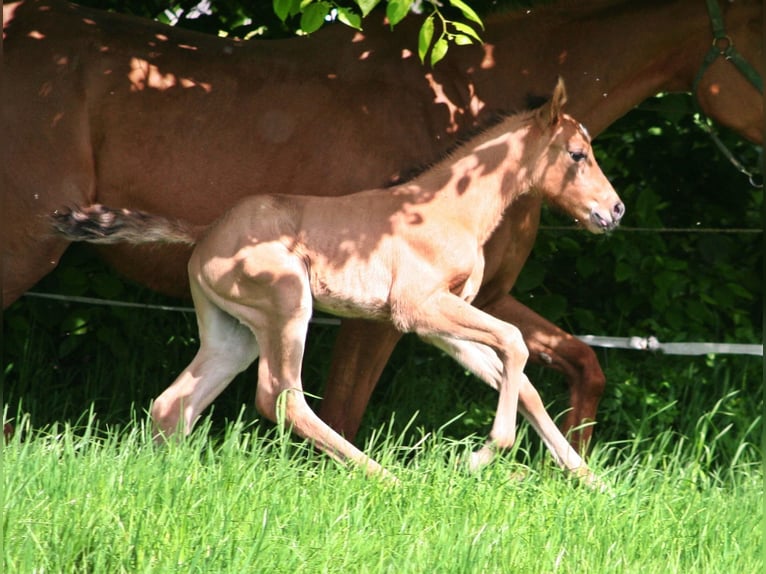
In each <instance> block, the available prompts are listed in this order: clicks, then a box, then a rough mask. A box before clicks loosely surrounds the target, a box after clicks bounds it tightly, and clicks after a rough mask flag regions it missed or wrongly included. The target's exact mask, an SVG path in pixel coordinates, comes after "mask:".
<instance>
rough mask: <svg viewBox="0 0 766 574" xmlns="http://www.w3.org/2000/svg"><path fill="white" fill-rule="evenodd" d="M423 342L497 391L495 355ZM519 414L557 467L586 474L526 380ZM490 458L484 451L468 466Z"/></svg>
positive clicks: (452, 342) (464, 344) (436, 340)
mask: <svg viewBox="0 0 766 574" xmlns="http://www.w3.org/2000/svg"><path fill="white" fill-rule="evenodd" d="M426 340H427V342H429V343H432V344H433V345H435V346H436V347H438V348H440V349H442V350H444V351H445V352H446V353H448V354H449V355H450V356H452V357H453V358H454V359H455V360H456V361H458V362H459V363H460V364H461V365H463V366H464V367H466V368H467V369H468V370H469V371H471V372H472V373H473V374H475V375H476V376H477V377H479V378H480V379H482V380H483V381H484V382H486V383H487V384H488V385H489V386H491V387H492V388H494V389H496V390H497V389H498V388H499V385H500V382H501V379H502V369H503V365H502V363H501V361H500V359H499V358H498V356H497V354H495V352H494V351H492V349H490V348H489V347H487V346H484V345H480V344H478V343H472V342H469V341H463V340H460V339H455V338H454V337H430V338H428V339H426ZM519 411H520V412H521V414H522V415H523V416H524V418H526V419H527V420H528V421H529V422H530V423H531V424H532V427H533V428H534V429H535V431H536V432H537V434H538V435H539V436H540V438H542V440H543V442H544V443H545V445H546V446H547V447H548V450H550V451H551V454H552V455H553V458H554V459H555V460H556V462H557V463H558V464H559V466H561V467H562V468H564V469H566V470H569V471H572V472H575V473H577V474H578V475H581V476H582V475H587V474H588V469H587V467H586V465H585V463H584V462H583V460H582V458H580V456H579V455H578V454H577V453H576V452H575V451H574V449H573V448H572V447H571V446H570V445H569V443H568V442H567V440H566V438H564V435H563V434H561V431H560V430H559V429H558V428H557V427H556V424H555V423H554V422H553V419H551V417H550V416H549V415H548V412H547V411H546V410H545V406H544V405H543V402H542V400H541V399H540V395H539V394H538V392H537V390H536V389H535V388H534V386H533V385H532V383H530V382H529V379H528V378H527V377H526V376H524V378H523V381H522V386H521V389H520V392H519ZM492 455H493V451H492V449H491V448H488V447H485V448H483V449H481V450H479V451H478V452H476V453H474V454H473V456H472V459H471V466H472V467H474V468H476V467H480V466H483V465H485V464H487V463H489V462H490V461H491V459H492Z"/></svg>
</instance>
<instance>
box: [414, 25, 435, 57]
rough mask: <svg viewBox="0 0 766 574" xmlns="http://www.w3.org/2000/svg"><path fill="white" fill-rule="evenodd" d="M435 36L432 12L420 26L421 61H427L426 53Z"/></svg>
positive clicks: (419, 51)
mask: <svg viewBox="0 0 766 574" xmlns="http://www.w3.org/2000/svg"><path fill="white" fill-rule="evenodd" d="M433 37H434V15H433V14H431V15H430V16H429V17H428V18H426V19H425V20H424V21H423V25H422V26H420V33H419V34H418V56H419V57H420V61H421V62H425V61H426V54H427V53H428V48H429V46H430V45H431V40H432V39H433Z"/></svg>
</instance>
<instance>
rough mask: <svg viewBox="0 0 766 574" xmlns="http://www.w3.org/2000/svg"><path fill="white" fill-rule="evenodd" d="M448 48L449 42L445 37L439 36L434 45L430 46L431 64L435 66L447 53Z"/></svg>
mask: <svg viewBox="0 0 766 574" xmlns="http://www.w3.org/2000/svg"><path fill="white" fill-rule="evenodd" d="M448 49H449V42H448V41H447V38H445V37H444V36H441V37H440V38H439V39H438V40H436V42H435V43H434V47H433V48H431V66H435V65H436V64H437V63H438V62H439V61H440V60H441V59H442V58H444V56H446V55H447V50H448Z"/></svg>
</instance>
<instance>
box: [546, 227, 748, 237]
mask: <svg viewBox="0 0 766 574" xmlns="http://www.w3.org/2000/svg"><path fill="white" fill-rule="evenodd" d="M539 229H540V230H541V231H582V227H578V226H576V225H541V226H540V227H539ZM619 233H699V234H709V233H712V234H716V235H719V234H728V235H755V234H759V233H763V229H758V228H756V227H728V228H727V227H628V226H625V225H621V226H620V227H619Z"/></svg>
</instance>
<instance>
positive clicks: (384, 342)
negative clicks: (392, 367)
mask: <svg viewBox="0 0 766 574" xmlns="http://www.w3.org/2000/svg"><path fill="white" fill-rule="evenodd" d="M401 337H402V334H401V333H400V332H399V331H397V330H396V329H395V328H394V327H393V326H392V325H390V324H389V323H383V322H375V321H364V320H345V319H344V320H343V322H342V323H341V328H340V331H339V333H338V337H337V339H336V341H335V345H334V347H333V355H332V362H331V364H330V374H329V377H328V379H327V386H326V387H325V391H324V398H323V399H322V403H321V406H320V409H319V416H320V418H321V419H322V420H324V421H325V422H326V423H327V424H329V425H330V426H331V427H332V428H333V429H335V430H336V431H338V432H339V433H340V434H341V435H343V436H344V437H345V438H346V439H347V440H349V441H351V442H353V441H354V439H355V438H356V433H357V432H358V430H359V425H360V424H361V422H362V417H363V416H364V411H365V409H366V408H367V404H368V403H369V401H370V397H371V396H372V391H373V390H374V389H375V385H377V383H378V380H379V379H380V374H381V373H382V372H383V368H384V367H385V366H386V363H387V362H388V359H389V358H390V357H391V353H392V352H393V350H394V347H395V346H396V343H397V342H398V341H399V339H401Z"/></svg>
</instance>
